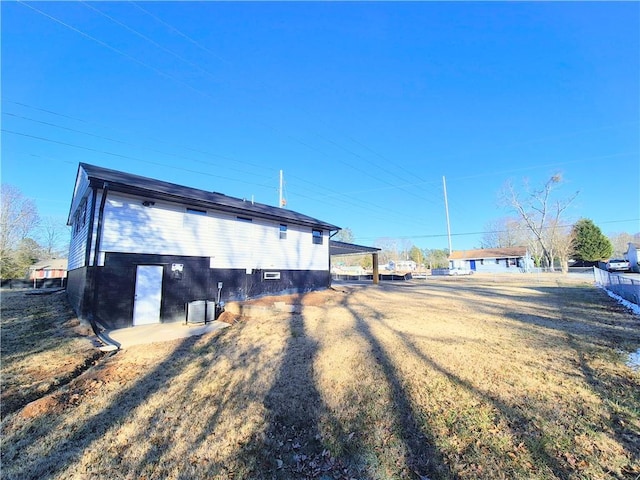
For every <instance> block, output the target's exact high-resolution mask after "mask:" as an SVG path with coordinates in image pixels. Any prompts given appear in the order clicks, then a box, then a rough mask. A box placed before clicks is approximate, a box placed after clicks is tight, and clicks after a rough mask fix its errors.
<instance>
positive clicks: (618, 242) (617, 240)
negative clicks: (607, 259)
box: [609, 232, 640, 258]
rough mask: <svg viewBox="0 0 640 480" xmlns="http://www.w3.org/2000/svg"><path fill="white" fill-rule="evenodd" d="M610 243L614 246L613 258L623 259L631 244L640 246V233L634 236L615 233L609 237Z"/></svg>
mask: <svg viewBox="0 0 640 480" xmlns="http://www.w3.org/2000/svg"><path fill="white" fill-rule="evenodd" d="M609 241H610V242H611V245H613V257H615V258H622V256H623V254H624V253H625V252H626V251H627V249H628V248H629V244H630V243H637V244H640V233H635V234H633V235H632V234H630V233H627V232H619V233H614V234H612V235H609Z"/></svg>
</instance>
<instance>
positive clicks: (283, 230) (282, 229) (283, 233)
mask: <svg viewBox="0 0 640 480" xmlns="http://www.w3.org/2000/svg"><path fill="white" fill-rule="evenodd" d="M286 239H287V226H286V225H285V224H283V223H281V224H280V240H286Z"/></svg>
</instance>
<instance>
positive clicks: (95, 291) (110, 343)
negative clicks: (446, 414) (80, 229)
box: [89, 182, 120, 350]
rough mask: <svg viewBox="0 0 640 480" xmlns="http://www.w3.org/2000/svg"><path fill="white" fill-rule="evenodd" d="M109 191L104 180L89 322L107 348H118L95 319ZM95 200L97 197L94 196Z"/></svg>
mask: <svg viewBox="0 0 640 480" xmlns="http://www.w3.org/2000/svg"><path fill="white" fill-rule="evenodd" d="M108 193H109V183H108V182H104V183H103V184H102V198H101V199H100V210H98V226H97V229H96V245H95V251H94V254H93V267H92V268H91V275H92V279H91V280H92V281H91V286H92V288H93V303H92V312H91V315H89V323H90V324H91V328H92V329H93V333H95V334H96V337H98V339H99V340H100V341H101V342H102V343H104V344H105V348H107V349H109V350H116V349H118V348H120V347H119V345H117V344H115V343H114V342H113V341H112V340H111V339H109V338H108V337H107V336H106V335H104V334H103V333H102V330H101V329H100V327H98V324H97V323H96V319H95V315H94V312H95V309H96V306H97V303H98V275H97V272H98V270H97V269H98V260H99V259H100V239H101V237H102V225H103V219H104V206H105V204H106V203H107V194H108ZM94 200H95V197H94Z"/></svg>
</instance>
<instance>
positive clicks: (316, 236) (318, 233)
mask: <svg viewBox="0 0 640 480" xmlns="http://www.w3.org/2000/svg"><path fill="white" fill-rule="evenodd" d="M311 232H312V235H313V243H314V244H316V245H322V230H316V229H315V228H314V229H313V230H312V231H311Z"/></svg>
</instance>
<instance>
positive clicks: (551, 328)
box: [2, 275, 640, 480]
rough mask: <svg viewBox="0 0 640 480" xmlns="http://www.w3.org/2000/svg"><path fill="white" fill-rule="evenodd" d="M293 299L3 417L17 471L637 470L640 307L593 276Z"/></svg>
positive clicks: (492, 474) (579, 475) (400, 473)
mask: <svg viewBox="0 0 640 480" xmlns="http://www.w3.org/2000/svg"><path fill="white" fill-rule="evenodd" d="M273 300H274V299H270V300H269V301H273ZM287 301H289V302H291V301H296V302H297V303H299V304H301V305H302V307H301V313H299V314H286V313H278V314H274V316H273V317H272V318H269V319H264V318H263V319H247V320H244V321H241V322H239V323H236V324H235V325H234V326H233V327H232V328H229V329H225V330H223V331H221V332H218V333H215V334H211V335H208V336H203V337H191V338H188V339H182V340H179V341H174V342H167V343H163V344H154V345H147V346H140V347H131V348H129V349H127V350H125V351H122V352H119V353H118V354H117V355H114V356H111V357H109V358H105V359H104V360H102V361H100V362H99V363H98V364H97V365H96V366H95V367H92V368H91V369H89V370H88V371H87V372H85V373H84V374H82V375H81V376H79V377H78V378H77V379H76V380H74V381H72V382H70V383H69V384H67V385H65V386H64V387H62V388H60V389H58V390H56V391H55V392H53V393H51V394H48V395H45V396H44V397H42V398H41V399H40V400H37V401H35V402H32V403H30V404H29V405H27V406H26V407H24V408H22V409H20V410H18V411H16V412H15V413H13V414H11V415H9V416H7V418H5V419H4V420H3V423H2V437H3V443H2V468H3V476H6V477H7V478H83V479H84V478H87V479H90V478H96V479H98V478H105V477H109V478H148V479H152V478H157V479H164V478H172V479H190V478H219V479H227V478H237V479H241V478H255V479H263V478H264V479H267V478H269V479H271V478H276V479H291V478H322V479H332V478H334V479H339V478H344V479H350V478H358V479H401V478H406V479H424V478H429V479H432V480H434V479H464V478H473V479H499V478H505V479H554V478H558V479H587V478H588V479H596V478H598V479H601V478H602V479H608V478H610V479H636V478H637V477H638V475H640V461H639V459H640V373H639V372H637V371H633V370H631V369H630V368H629V367H627V366H626V365H625V364H624V354H623V352H624V351H635V350H637V349H638V348H640V318H638V316H634V315H632V314H630V313H629V312H627V311H626V310H624V309H623V308H621V307H619V306H618V304H617V303H615V301H613V300H612V299H610V298H609V297H608V296H607V295H606V294H605V293H604V292H602V291H600V290H598V289H596V288H594V287H592V286H590V285H588V284H587V283H584V282H583V281H581V280H573V279H571V278H570V277H563V276H560V275H557V276H542V277H534V276H513V277H505V278H499V277H483V276H481V275H476V276H474V277H471V278H451V279H449V278H442V279H429V280H427V281H412V282H399V283H394V284H390V283H383V284H382V285H380V286H379V287H374V286H366V287H338V288H337V289H336V290H335V291H325V292H318V293H312V294H308V295H305V296H301V297H298V298H296V299H292V298H288V299H287ZM265 302H266V300H264V299H263V300H262V301H261V302H258V303H262V304H264V303H265ZM3 303H4V299H3ZM3 307H4V305H3ZM3 322H4V319H3ZM4 335H5V331H4V323H3V338H4ZM31 348H32V349H34V350H35V349H36V348H35V347H31ZM3 377H4V339H3Z"/></svg>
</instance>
